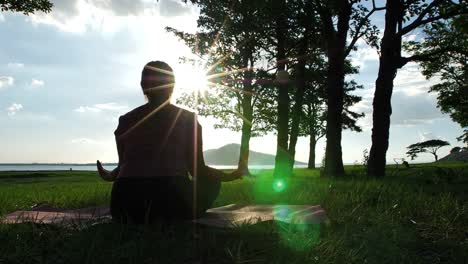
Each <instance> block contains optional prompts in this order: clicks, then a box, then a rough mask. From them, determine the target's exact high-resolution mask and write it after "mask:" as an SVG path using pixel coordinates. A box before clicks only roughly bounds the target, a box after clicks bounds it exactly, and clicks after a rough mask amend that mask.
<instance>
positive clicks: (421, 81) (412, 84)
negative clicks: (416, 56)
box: [393, 62, 439, 96]
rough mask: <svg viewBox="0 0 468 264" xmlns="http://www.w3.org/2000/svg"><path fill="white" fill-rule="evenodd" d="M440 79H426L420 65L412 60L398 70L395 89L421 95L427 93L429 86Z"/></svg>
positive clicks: (408, 93)
mask: <svg viewBox="0 0 468 264" xmlns="http://www.w3.org/2000/svg"><path fill="white" fill-rule="evenodd" d="M438 81H439V80H438V78H432V79H430V80H428V79H426V77H425V76H424V75H423V74H422V73H421V70H420V68H419V65H418V64H417V63H415V62H411V63H408V64H407V65H406V66H405V67H403V68H402V69H400V70H399V71H398V73H397V76H396V78H395V80H394V82H393V83H394V91H401V92H404V93H405V94H406V95H408V96H416V95H421V94H424V93H427V92H428V91H429V88H430V87H431V86H432V85H434V84H436V83H437V82H438Z"/></svg>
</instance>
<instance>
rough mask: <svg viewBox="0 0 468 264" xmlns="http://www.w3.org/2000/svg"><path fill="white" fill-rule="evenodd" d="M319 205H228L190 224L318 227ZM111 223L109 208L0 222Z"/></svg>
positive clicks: (40, 212) (37, 211)
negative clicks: (263, 224) (276, 222)
mask: <svg viewBox="0 0 468 264" xmlns="http://www.w3.org/2000/svg"><path fill="white" fill-rule="evenodd" d="M326 219H327V217H326V214H325V211H324V210H323V209H322V208H321V207H320V205H238V204H230V205H226V206H222V207H217V208H212V209H209V210H208V211H207V213H206V215H205V216H203V217H201V218H198V219H195V220H193V222H195V223H198V224H201V225H206V226H215V227H228V228H229V227H236V226H240V225H253V224H256V223H259V222H263V221H281V222H285V223H289V224H317V223H320V222H322V221H324V220H326ZM99 220H111V215H110V210H109V207H87V208H81V209H75V210H64V209H59V208H54V207H50V206H47V205H42V206H38V207H35V208H34V209H32V210H28V211H15V212H13V213H10V214H8V215H6V216H5V217H4V218H3V219H1V222H2V223H6V224H14V223H24V222H33V223H41V224H63V225H74V224H76V225H79V224H82V223H83V222H86V221H99Z"/></svg>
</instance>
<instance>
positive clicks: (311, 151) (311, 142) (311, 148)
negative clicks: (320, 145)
mask: <svg viewBox="0 0 468 264" xmlns="http://www.w3.org/2000/svg"><path fill="white" fill-rule="evenodd" d="M316 144H317V139H316V138H315V133H311V134H310V138H309V163H308V165H307V168H308V169H315V145H316Z"/></svg>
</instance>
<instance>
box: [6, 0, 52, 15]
mask: <svg viewBox="0 0 468 264" xmlns="http://www.w3.org/2000/svg"><path fill="white" fill-rule="evenodd" d="M52 6H53V4H52V3H51V2H50V1H49V0H0V10H1V11H12V12H22V13H23V14H25V15H29V14H32V13H34V12H35V11H42V12H46V13H48V12H50V11H51V9H52Z"/></svg>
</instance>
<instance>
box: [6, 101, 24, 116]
mask: <svg viewBox="0 0 468 264" xmlns="http://www.w3.org/2000/svg"><path fill="white" fill-rule="evenodd" d="M21 109H23V105H22V104H17V103H13V104H11V105H10V107H8V108H7V109H6V110H7V113H8V115H9V116H14V115H16V113H17V112H19V111H20V110H21Z"/></svg>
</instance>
